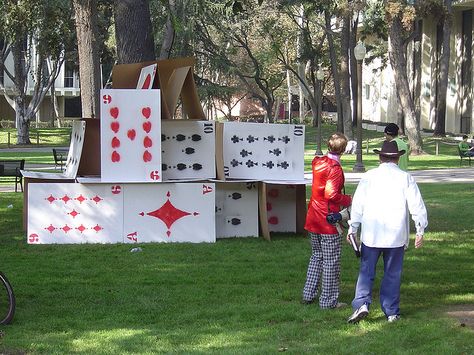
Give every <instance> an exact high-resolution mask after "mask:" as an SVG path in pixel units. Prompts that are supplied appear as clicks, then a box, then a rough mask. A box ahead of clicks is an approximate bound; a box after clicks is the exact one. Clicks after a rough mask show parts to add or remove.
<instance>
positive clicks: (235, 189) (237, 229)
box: [216, 182, 258, 238]
mask: <svg viewBox="0 0 474 355" xmlns="http://www.w3.org/2000/svg"><path fill="white" fill-rule="evenodd" d="M216 237H217V238H232V237H258V189H257V184H256V183H255V182H225V183H216Z"/></svg>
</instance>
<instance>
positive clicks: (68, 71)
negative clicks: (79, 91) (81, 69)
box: [64, 62, 74, 88]
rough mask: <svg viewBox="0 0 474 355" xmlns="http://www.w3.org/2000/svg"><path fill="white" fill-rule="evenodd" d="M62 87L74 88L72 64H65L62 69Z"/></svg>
mask: <svg viewBox="0 0 474 355" xmlns="http://www.w3.org/2000/svg"><path fill="white" fill-rule="evenodd" d="M64 87H65V88H72V87H74V63H73V62H66V64H65V68H64Z"/></svg>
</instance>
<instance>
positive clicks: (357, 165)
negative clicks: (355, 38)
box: [352, 40, 366, 173]
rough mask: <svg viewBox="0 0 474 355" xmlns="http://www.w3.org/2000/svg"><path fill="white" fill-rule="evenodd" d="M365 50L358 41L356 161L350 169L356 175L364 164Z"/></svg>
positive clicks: (356, 56)
mask: <svg viewBox="0 0 474 355" xmlns="http://www.w3.org/2000/svg"><path fill="white" fill-rule="evenodd" d="M365 53H366V49H365V46H364V43H363V42H362V41H361V40H359V42H358V43H357V46H355V47H354V56H355V58H356V60H357V81H358V83H357V84H358V85H357V147H356V155H357V160H356V163H355V165H354V167H353V168H352V171H354V172H356V173H363V172H364V171H365V167H364V163H363V162H362V61H363V60H364V57H365Z"/></svg>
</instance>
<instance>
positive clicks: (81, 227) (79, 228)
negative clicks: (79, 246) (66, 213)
mask: <svg viewBox="0 0 474 355" xmlns="http://www.w3.org/2000/svg"><path fill="white" fill-rule="evenodd" d="M76 229H77V230H78V231H79V232H81V233H84V231H85V230H86V229H87V228H86V227H84V226H83V225H82V224H81V225H80V226H79V227H77V228H76Z"/></svg>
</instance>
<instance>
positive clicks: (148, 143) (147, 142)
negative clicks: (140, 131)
mask: <svg viewBox="0 0 474 355" xmlns="http://www.w3.org/2000/svg"><path fill="white" fill-rule="evenodd" d="M152 145H153V141H152V140H151V138H150V137H148V136H146V137H145V138H144V139H143V146H144V147H145V148H150V147H151V146H152Z"/></svg>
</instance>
